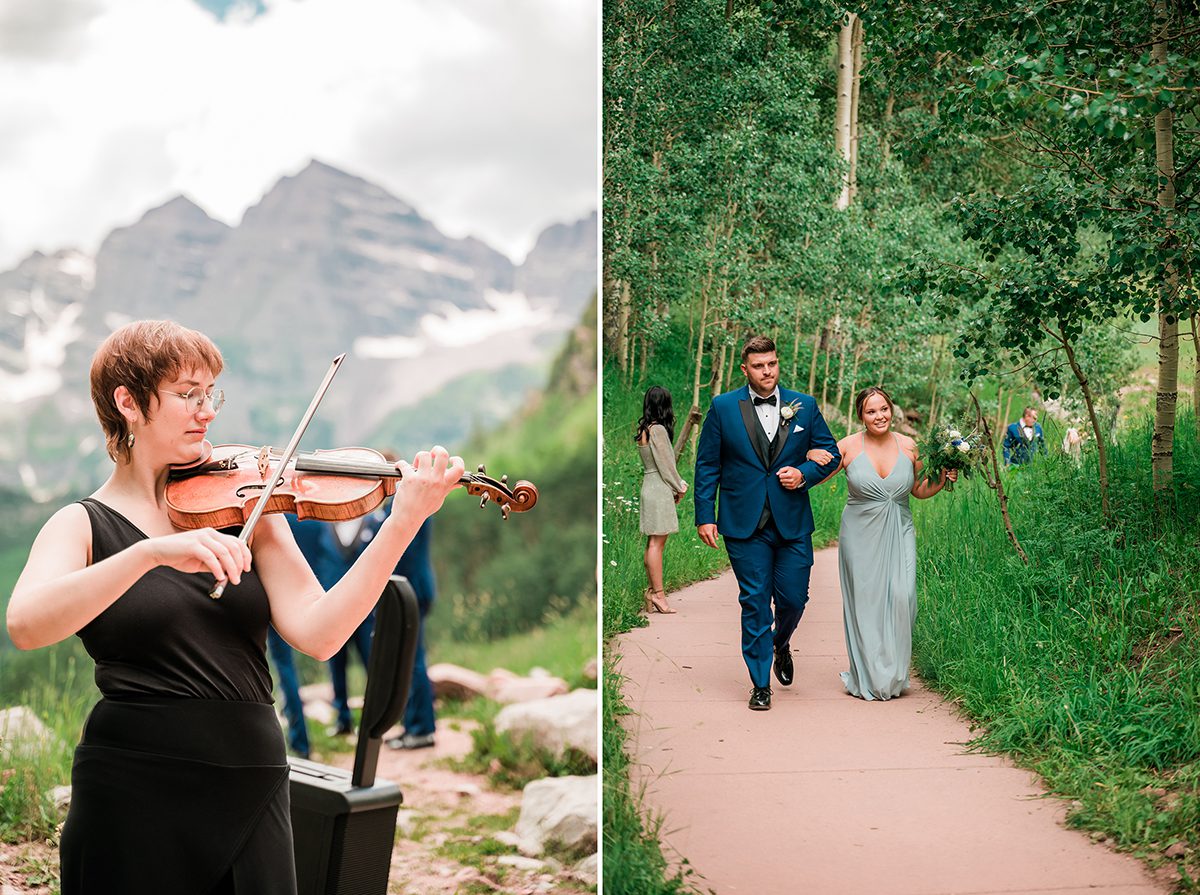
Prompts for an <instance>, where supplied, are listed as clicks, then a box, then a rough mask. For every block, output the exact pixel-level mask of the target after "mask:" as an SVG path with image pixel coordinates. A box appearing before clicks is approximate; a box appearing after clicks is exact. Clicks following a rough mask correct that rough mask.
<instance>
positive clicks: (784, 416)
mask: <svg viewBox="0 0 1200 895" xmlns="http://www.w3.org/2000/svg"><path fill="white" fill-rule="evenodd" d="M799 409H800V399H799V398H797V399H796V400H795V401H789V402H788V403H786V404H784V405H782V406H780V408H779V418H780V419H781V420H783V421H784V422H785V423H786V422H787V421H788V420H790V419H791V418H792V417H794V416H795V415H796V411H797V410H799Z"/></svg>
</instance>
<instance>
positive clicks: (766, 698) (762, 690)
mask: <svg viewBox="0 0 1200 895" xmlns="http://www.w3.org/2000/svg"><path fill="white" fill-rule="evenodd" d="M770 707H771V688H770V687H753V688H751V690H750V708H752V709H753V710H754V711H756V712H765V711H766V710H767V709H769V708H770Z"/></svg>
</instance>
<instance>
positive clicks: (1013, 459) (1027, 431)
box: [1001, 407, 1046, 466]
mask: <svg viewBox="0 0 1200 895" xmlns="http://www.w3.org/2000/svg"><path fill="white" fill-rule="evenodd" d="M1037 418H1038V412H1037V410H1036V409H1035V408H1033V407H1026V408H1025V410H1024V411H1023V412H1022V413H1021V418H1020V419H1019V420H1017V421H1016V422H1015V423H1009V426H1008V429H1007V430H1006V431H1005V433H1004V443H1003V444H1002V445H1001V447H1002V448H1003V450H1004V465H1005V466H1024V465H1025V464H1026V463H1028V462H1029V461H1030V460H1032V459H1033V456H1034V454H1044V453H1046V438H1045V436H1043V435H1042V427H1041V426H1040V425H1038V421H1037Z"/></svg>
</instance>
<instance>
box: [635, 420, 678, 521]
mask: <svg viewBox="0 0 1200 895" xmlns="http://www.w3.org/2000/svg"><path fill="white" fill-rule="evenodd" d="M647 434H648V435H649V438H648V439H647V441H648V443H647V444H639V445H638V455H639V456H640V457H641V458H642V491H641V495H640V500H639V503H638V510H639V511H638V517H639V520H638V521H639V525H640V527H641V529H642V534H644V535H671V534H675V532H677V531H679V511H678V510H676V509H675V495H676V494H679V493H680V492H681V491H683V489H684V484H683V479H681V478H680V477H679V470H677V469H676V468H675V449H674V448H673V447H671V439H670V438H668V437H667V430H666V428H665V427H663V426H660V425H658V424H657V423H655V424H654V425H652V426H651V427H650V429H649V430H648V432H647Z"/></svg>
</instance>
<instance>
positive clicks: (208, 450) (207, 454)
mask: <svg viewBox="0 0 1200 895" xmlns="http://www.w3.org/2000/svg"><path fill="white" fill-rule="evenodd" d="M212 454H213V446H212V442H211V441H209V440H208V439H207V438H206V439H204V441H202V442H200V456H199V457H197V458H196V459H195V460H193V461H192V462H191V463H176V464H173V465H172V466H171V469H172V470H173V471H174V470H178V471H184V470H188V469H195V468H196V467H197V466H203V465H204V464H205V463H207V462H208V461H209V460H211V459H212Z"/></svg>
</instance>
